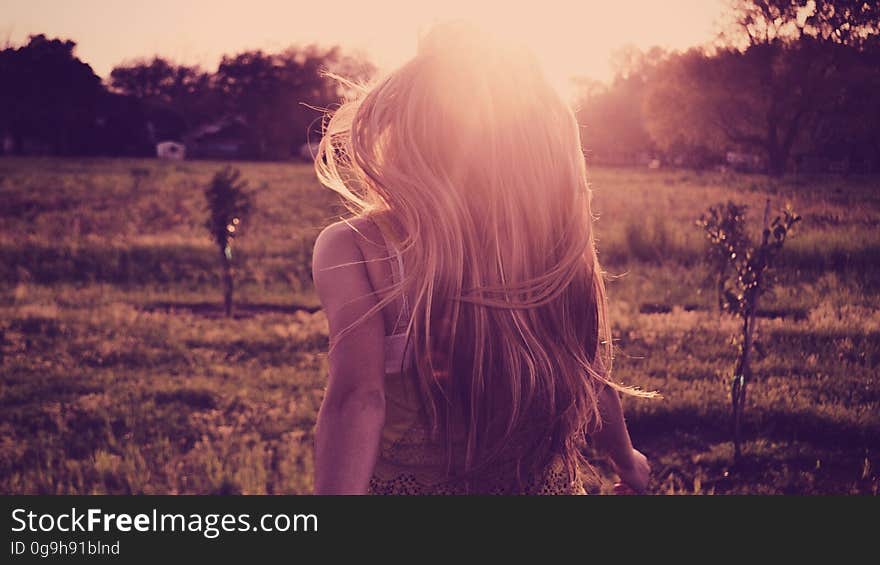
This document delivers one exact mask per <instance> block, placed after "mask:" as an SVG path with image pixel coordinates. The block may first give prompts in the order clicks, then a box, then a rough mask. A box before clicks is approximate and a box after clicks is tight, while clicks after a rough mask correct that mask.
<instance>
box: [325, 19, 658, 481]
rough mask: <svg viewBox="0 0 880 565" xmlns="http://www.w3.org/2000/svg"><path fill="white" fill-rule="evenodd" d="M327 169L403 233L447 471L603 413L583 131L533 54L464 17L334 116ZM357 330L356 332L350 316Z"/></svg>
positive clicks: (604, 350) (422, 377)
mask: <svg viewBox="0 0 880 565" xmlns="http://www.w3.org/2000/svg"><path fill="white" fill-rule="evenodd" d="M315 166H316V170H317V174H318V177H319V179H320V180H321V182H322V183H323V184H324V185H326V186H327V187H329V188H331V189H333V190H335V191H336V192H338V193H339V194H341V195H342V196H343V198H344V200H345V201H346V202H347V204H348V205H349V207H350V209H351V211H352V212H353V213H354V214H355V215H357V216H369V217H371V218H374V219H375V220H376V222H377V224H379V225H380V227H381V229H382V231H383V233H385V234H386V236H387V237H389V238H391V239H392V241H395V242H396V243H397V244H398V245H397V247H398V248H399V249H400V252H401V254H402V256H403V260H404V263H405V265H406V276H405V278H404V279H403V280H402V281H400V283H399V284H396V285H394V286H393V287H391V288H389V289H388V293H387V294H386V295H385V297H384V298H383V299H382V300H381V301H379V303H378V304H377V305H376V307H375V308H374V309H373V310H372V311H370V312H368V314H367V317H368V316H370V315H375V314H377V313H378V312H379V311H380V310H381V309H382V308H384V307H385V306H386V305H387V304H389V303H390V302H391V301H393V300H397V299H399V297H400V296H401V294H403V293H406V295H407V296H409V297H411V299H410V300H411V304H412V316H411V319H410V320H409V321H408V326H407V334H408V337H409V343H410V346H411V347H412V348H413V352H414V356H413V358H414V360H415V362H414V365H415V366H414V367H413V368H412V370H411V372H412V374H413V375H414V379H415V381H416V382H417V383H418V389H419V394H420V396H421V398H422V401H423V406H424V409H425V413H426V415H427V418H428V420H429V422H430V425H431V429H432V430H433V431H434V433H435V434H436V437H437V438H438V440H441V441H443V442H445V443H444V444H445V445H446V449H447V455H448V461H449V468H448V472H449V473H450V474H452V475H459V476H468V475H471V474H473V473H476V472H478V471H480V470H481V469H485V468H486V467H487V466H490V465H492V464H493V463H495V462H496V461H499V460H501V459H503V460H507V461H509V460H513V461H515V462H516V464H517V470H518V476H523V477H525V476H528V473H534V472H537V471H539V470H540V469H541V468H542V466H544V465H547V464H548V462H549V461H550V460H551V458H552V457H554V456H561V458H562V461H563V462H564V464H565V469H566V471H567V472H568V473H569V476H570V477H572V478H573V477H574V474H575V473H576V472H577V468H578V463H580V462H581V461H582V455H581V449H582V447H583V444H584V441H585V439H584V436H585V433H587V432H589V431H591V430H593V429H595V428H596V427H598V426H599V425H601V418H600V415H599V411H598V401H597V397H598V392H599V390H600V389H601V388H602V387H603V386H604V385H610V386H612V387H613V388H616V389H618V390H622V391H626V392H630V393H633V394H644V393H639V392H638V391H635V390H633V389H629V388H625V387H622V386H620V385H617V384H615V383H613V382H612V381H611V380H610V378H609V374H610V371H611V366H612V357H613V355H612V342H611V332H610V329H609V322H608V314H607V307H606V298H605V287H604V283H603V277H602V271H601V268H600V265H599V261H598V258H597V255H596V249H595V242H594V237H593V229H592V226H593V221H594V218H593V216H592V213H591V210H590V200H591V191H590V188H589V186H588V183H587V180H586V170H585V165H584V158H583V154H582V150H581V142H580V133H579V127H578V124H577V122H576V120H575V117H574V114H573V113H572V110H571V109H570V108H569V107H568V105H567V104H565V103H564V102H563V100H562V99H561V97H560V96H559V94H558V93H557V92H556V91H555V90H554V89H553V88H552V87H551V86H550V85H549V84H548V82H547V80H546V79H545V77H544V76H543V75H542V72H541V70H540V68H539V66H538V65H537V63H536V61H535V60H534V58H533V57H532V55H531V54H530V53H529V52H528V51H527V50H525V49H523V48H520V47H518V46H516V45H512V44H509V43H505V42H501V41H497V40H494V39H489V38H488V37H487V35H486V34H485V33H483V32H482V31H478V30H476V29H474V28H472V27H469V26H468V25H464V24H458V23H455V24H444V25H440V26H435V27H434V28H433V30H432V31H431V32H430V33H429V34H427V35H426V36H425V37H424V38H423V39H422V40H421V42H420V45H419V50H418V53H417V55H416V56H415V57H414V58H413V59H412V60H410V61H409V62H408V63H406V64H405V65H403V66H402V67H401V68H400V69H398V70H397V71H395V72H393V73H391V74H390V75H388V76H386V77H385V78H383V79H382V80H380V81H378V83H376V84H375V85H374V86H372V87H371V88H368V89H364V92H363V94H362V95H361V96H360V97H359V98H357V99H356V100H351V101H348V102H346V103H344V104H343V105H342V106H341V107H340V108H338V109H337V110H336V111H335V113H333V114H332V117H330V118H329V119H328V121H326V123H325V125H324V136H323V139H322V140H321V143H320V147H319V150H318V153H317V156H316V159H315ZM349 329H350V328H349Z"/></svg>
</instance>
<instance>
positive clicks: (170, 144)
mask: <svg viewBox="0 0 880 565" xmlns="http://www.w3.org/2000/svg"><path fill="white" fill-rule="evenodd" d="M156 157H158V158H159V159H169V160H172V161H183V160H184V159H185V158H186V145H184V144H183V143H180V142H179V141H160V142H159V143H157V144H156Z"/></svg>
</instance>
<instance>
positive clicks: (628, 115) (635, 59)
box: [576, 48, 665, 163]
mask: <svg viewBox="0 0 880 565" xmlns="http://www.w3.org/2000/svg"><path fill="white" fill-rule="evenodd" d="M664 56H665V52H663V51H662V50H661V49H659V48H654V49H652V50H651V51H649V52H647V53H642V52H641V51H638V50H636V49H634V48H628V49H623V50H621V51H618V52H617V53H616V54H615V67H616V74H615V78H614V80H613V82H612V83H611V85H609V86H605V85H603V84H602V83H599V82H596V81H588V80H584V79H581V80H580V81H579V83H580V88H581V96H580V99H579V100H578V102H577V105H576V106H577V110H576V111H577V118H578V123H579V124H580V125H581V126H582V127H583V130H584V131H583V136H582V138H583V142H584V149H585V150H586V151H587V153H588V157H595V158H596V159H597V160H600V161H606V162H619V163H632V162H634V161H635V160H636V158H637V157H638V155H639V154H646V153H653V152H654V149H655V144H654V142H653V140H652V139H651V137H650V135H649V134H648V131H647V129H646V125H645V119H644V115H643V112H642V107H643V98H644V92H645V85H646V84H648V83H649V82H650V80H651V77H652V74H653V72H654V70H655V68H656V66H657V65H658V64H659V62H660V61H661V60H662V58H663V57H664Z"/></svg>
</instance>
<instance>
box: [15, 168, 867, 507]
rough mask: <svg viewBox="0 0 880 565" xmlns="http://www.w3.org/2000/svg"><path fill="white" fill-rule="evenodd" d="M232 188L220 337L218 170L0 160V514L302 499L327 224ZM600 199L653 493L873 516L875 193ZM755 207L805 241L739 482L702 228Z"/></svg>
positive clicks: (624, 367) (607, 173) (730, 357)
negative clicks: (213, 236) (76, 503)
mask: <svg viewBox="0 0 880 565" xmlns="http://www.w3.org/2000/svg"><path fill="white" fill-rule="evenodd" d="M238 166H240V168H241V169H242V171H243V174H244V176H245V177H246V178H247V179H248V180H249V181H250V185H251V186H252V187H255V188H256V189H257V197H256V212H255V215H254V216H253V218H252V222H251V224H250V225H247V226H244V232H243V236H242V238H241V240H240V241H237V243H236V244H237V245H238V247H237V248H236V261H237V268H238V277H239V280H240V281H241V283H240V288H239V292H238V300H239V303H240V307H239V309H238V314H237V316H236V317H235V318H233V319H229V320H228V319H224V318H222V317H221V316H220V312H221V308H222V307H221V304H222V294H221V286H220V272H219V268H218V265H217V261H216V253H217V251H216V250H215V249H214V248H213V247H212V243H211V241H210V239H209V236H208V234H207V231H206V230H205V229H204V228H203V223H204V220H205V211H204V201H203V196H202V187H203V186H204V185H205V184H206V183H207V182H208V181H209V179H210V177H211V175H213V173H214V172H215V171H216V170H218V169H219V168H221V167H222V164H220V163H211V162H183V163H168V162H159V161H151V160H150V161H148V160H61V159H11V158H4V159H0V201H2V203H3V205H2V206H0V221H2V226H0V368H2V369H0V371H2V378H0V492H3V493H305V492H309V491H310V490H311V472H312V448H311V445H312V427H313V426H314V420H315V415H316V411H317V408H318V406H319V405H320V401H321V397H322V391H323V386H324V383H325V380H326V370H327V367H326V357H325V355H324V351H325V349H326V344H327V330H326V322H325V320H324V318H323V315H322V313H321V312H320V311H317V310H316V309H317V307H318V302H317V300H316V298H315V296H314V292H313V289H312V286H311V281H310V276H309V260H310V254H311V246H312V243H313V241H314V237H315V236H316V235H317V233H318V232H319V231H320V229H321V227H322V226H323V225H326V224H327V223H329V222H330V221H331V220H332V219H333V218H334V217H336V216H338V214H339V213H340V210H339V207H338V203H337V201H336V200H335V198H334V197H333V195H332V194H331V193H329V191H326V190H323V189H321V188H320V187H319V186H318V185H317V183H316V182H315V180H314V178H313V175H312V173H311V171H310V169H309V167H307V166H305V165H295V164H255V163H240V164H238ZM591 182H592V186H593V188H594V191H595V198H594V203H595V208H596V212H597V214H598V215H599V222H598V226H597V233H598V239H599V248H600V255H601V258H602V260H603V263H604V265H605V267H606V269H607V271H608V289H609V299H610V302H611V309H612V316H613V325H614V332H615V337H616V345H617V348H618V355H617V358H616V360H615V365H614V371H615V375H616V378H617V379H619V380H621V381H624V382H626V383H629V384H635V385H638V386H641V387H643V388H649V389H656V390H659V391H661V392H662V393H663V399H662V400H650V401H646V400H635V399H629V398H628V399H625V404H626V408H627V414H628V421H629V425H630V429H631V431H632V434H633V437H634V441H635V442H636V444H637V446H639V447H640V448H642V449H643V450H644V451H645V452H646V453H647V454H648V455H649V456H650V457H651V459H652V461H653V462H654V469H655V480H654V483H653V484H652V487H651V488H652V491H654V492H661V493H798V494H815V493H859V494H877V492H878V489H880V474H878V471H877V469H878V466H880V383H878V377H877V374H878V365H880V296H878V292H880V267H878V266H877V264H878V261H877V259H878V257H880V230H878V229H877V228H878V225H880V190H878V184H880V179H878V178H877V177H853V178H848V179H847V178H840V177H815V178H796V179H787V180H784V181H777V180H768V179H765V178H763V177H756V176H748V175H721V174H714V173H713V174H709V173H706V174H700V173H693V172H684V171H641V170H628V169H594V170H592V171H591ZM767 197H770V198H771V201H772V203H773V205H774V206H775V207H778V206H782V205H783V204H784V203H786V202H791V203H792V205H793V206H794V207H795V209H796V210H797V211H798V212H799V213H800V214H801V215H803V216H804V222H803V223H802V224H799V225H798V227H797V231H796V232H795V234H794V236H793V239H791V241H790V242H789V243H788V244H787V247H786V249H785V250H784V252H783V255H782V257H781V267H780V269H779V271H778V272H777V279H778V284H777V286H776V288H775V291H774V293H773V295H771V296H768V297H767V298H766V299H765V300H764V302H763V303H762V308H763V309H765V310H766V311H767V315H768V316H772V317H765V318H762V319H761V321H760V324H759V327H758V342H759V350H758V353H757V355H756V360H755V367H754V370H755V375H756V380H755V383H754V384H753V385H752V386H751V388H750V389H749V398H748V404H747V408H746V410H747V420H746V435H747V442H746V445H745V448H744V451H745V455H746V457H745V463H744V464H743V465H742V466H741V467H739V468H736V469H733V468H731V467H730V461H731V459H732V447H731V444H730V442H729V441H728V436H729V434H728V431H729V417H728V412H729V407H728V404H729V398H728V394H729V391H728V376H729V374H730V371H731V370H732V367H733V363H734V355H735V350H734V348H733V347H732V346H731V343H730V339H731V337H732V336H733V335H734V333H735V331H736V327H735V322H734V321H733V320H731V319H729V318H726V317H722V316H720V315H719V314H718V313H717V312H716V311H714V310H713V309H712V306H713V304H714V300H715V297H714V295H713V294H712V290H711V289H712V286H711V285H707V284H705V282H704V280H705V278H706V273H705V271H704V269H703V268H702V267H701V266H700V262H699V258H700V256H701V254H702V251H703V249H704V247H703V246H704V243H703V240H702V234H701V233H700V231H699V229H698V228H697V227H696V226H695V225H694V220H695V219H696V217H697V216H699V214H700V212H701V211H702V210H703V209H705V208H706V207H707V206H708V205H709V204H712V203H715V202H720V201H723V200H726V199H734V200H736V201H738V202H745V203H747V204H749V205H750V211H751V213H752V219H753V220H754V219H756V217H757V216H758V215H759V214H760V211H761V210H762V209H763V202H764V199H765V198H767ZM596 462H597V465H598V467H599V469H600V470H601V471H602V472H603V473H605V474H606V475H607V474H608V473H609V472H608V470H607V468H608V466H607V465H606V464H605V462H604V461H603V460H602V459H601V458H597V459H596ZM608 484H609V483H608V481H605V482H603V483H601V484H597V485H596V486H595V487H594V489H595V490H596V491H600V492H603V491H604V492H607V491H608V488H609V486H608Z"/></svg>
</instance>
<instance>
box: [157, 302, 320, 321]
mask: <svg viewBox="0 0 880 565" xmlns="http://www.w3.org/2000/svg"><path fill="white" fill-rule="evenodd" d="M141 308H142V309H143V310H146V311H147V312H163V313H167V314H173V313H174V312H186V313H188V314H194V315H196V316H204V317H206V318H223V317H225V316H226V311H225V309H224V307H223V304H221V303H219V302H150V303H147V304H144V305H143V306H142V307H141ZM320 309H321V308H320V307H319V306H303V305H301V304H272V303H268V302H248V303H241V304H235V306H234V308H233V311H232V315H233V318H236V319H242V318H251V317H253V316H256V315H258V314H294V313H296V312H299V311H303V312H308V313H309V314H314V313H315V312H317V311H318V310H320Z"/></svg>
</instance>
